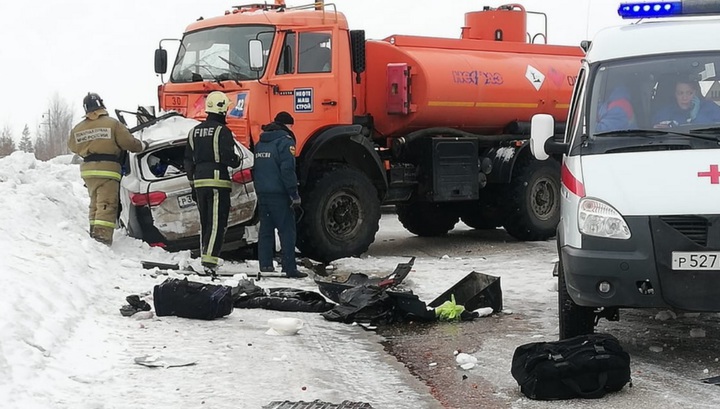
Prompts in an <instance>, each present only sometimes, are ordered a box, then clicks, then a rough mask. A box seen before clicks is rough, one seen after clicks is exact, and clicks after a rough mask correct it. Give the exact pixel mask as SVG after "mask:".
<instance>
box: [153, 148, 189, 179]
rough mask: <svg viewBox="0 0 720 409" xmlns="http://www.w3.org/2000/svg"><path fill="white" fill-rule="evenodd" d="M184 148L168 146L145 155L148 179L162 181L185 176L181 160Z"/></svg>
mask: <svg viewBox="0 0 720 409" xmlns="http://www.w3.org/2000/svg"><path fill="white" fill-rule="evenodd" d="M184 156H185V146H184V145H183V146H177V145H176V146H170V147H167V148H165V149H161V150H158V151H154V152H152V153H151V154H149V155H146V156H145V157H144V158H143V159H145V161H146V163H147V168H148V169H149V170H150V173H151V174H150V175H147V177H148V178H153V177H154V178H157V179H163V178H168V177H175V176H179V175H184V174H185V166H184V164H183V158H184Z"/></svg>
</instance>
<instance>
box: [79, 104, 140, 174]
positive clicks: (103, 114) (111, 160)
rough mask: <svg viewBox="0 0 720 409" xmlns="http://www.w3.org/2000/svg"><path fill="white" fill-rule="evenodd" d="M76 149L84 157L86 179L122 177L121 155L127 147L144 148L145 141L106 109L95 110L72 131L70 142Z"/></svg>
mask: <svg viewBox="0 0 720 409" xmlns="http://www.w3.org/2000/svg"><path fill="white" fill-rule="evenodd" d="M67 146H68V148H69V149H70V151H71V152H72V153H75V154H77V155H78V156H80V157H82V158H83V160H84V162H83V163H82V164H81V165H80V176H81V177H82V178H83V179H88V178H103V179H115V180H120V157H121V155H122V153H123V151H130V152H140V151H141V150H142V148H143V146H142V143H141V142H140V141H139V140H137V139H135V138H134V137H133V136H132V135H131V134H130V131H128V129H127V128H126V127H125V125H123V124H122V123H120V121H118V120H117V119H115V118H111V117H110V116H108V113H107V111H106V110H104V109H100V110H97V111H94V112H91V113H89V114H87V115H86V116H85V119H83V120H82V121H81V122H80V123H78V124H77V125H75V127H74V128H73V129H72V131H70V137H69V138H68V143H67Z"/></svg>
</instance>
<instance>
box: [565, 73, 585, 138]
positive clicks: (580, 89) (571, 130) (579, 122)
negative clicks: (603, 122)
mask: <svg viewBox="0 0 720 409" xmlns="http://www.w3.org/2000/svg"><path fill="white" fill-rule="evenodd" d="M584 97H585V69H581V70H580V73H579V74H578V77H577V82H576V85H575V92H573V96H572V103H571V105H570V114H569V115H568V131H567V132H566V133H565V135H566V136H565V142H570V141H571V140H572V139H573V138H574V137H575V136H577V135H582V134H584V133H585V121H584V120H583V118H584V115H583V114H582V111H583V109H582V108H583V106H584V105H585V104H584V102H583V101H584V100H585V98H584Z"/></svg>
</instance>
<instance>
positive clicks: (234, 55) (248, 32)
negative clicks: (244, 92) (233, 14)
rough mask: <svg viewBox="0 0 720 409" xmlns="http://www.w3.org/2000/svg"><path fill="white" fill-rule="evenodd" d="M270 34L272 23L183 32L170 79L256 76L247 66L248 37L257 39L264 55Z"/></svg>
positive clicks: (235, 79) (206, 79)
mask: <svg viewBox="0 0 720 409" xmlns="http://www.w3.org/2000/svg"><path fill="white" fill-rule="evenodd" d="M274 34H275V32H274V28H273V27H272V26H233V27H215V28H211V29H207V30H201V31H195V32H192V33H189V34H186V35H185V36H184V37H183V40H182V44H181V45H180V50H179V51H178V55H177V58H176V61H175V66H174V67H173V69H172V75H171V76H170V81H172V82H175V83H183V82H196V81H217V82H220V81H227V80H234V81H241V80H251V79H256V78H257V77H258V74H257V73H255V72H253V71H251V70H250V64H249V61H250V57H249V55H248V41H249V40H252V39H258V40H260V41H261V42H262V45H263V52H264V55H265V58H267V56H268V55H269V50H270V46H271V45H272V41H273V37H274ZM261 75H262V73H261Z"/></svg>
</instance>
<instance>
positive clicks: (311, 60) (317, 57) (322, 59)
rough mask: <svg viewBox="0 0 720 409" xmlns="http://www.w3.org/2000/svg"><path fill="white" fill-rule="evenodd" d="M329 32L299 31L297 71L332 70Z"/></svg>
mask: <svg viewBox="0 0 720 409" xmlns="http://www.w3.org/2000/svg"><path fill="white" fill-rule="evenodd" d="M330 39H331V35H330V33H329V32H307V33H300V42H299V52H298V73H301V74H303V73H314V72H330V71H332V43H331V40H330Z"/></svg>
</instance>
